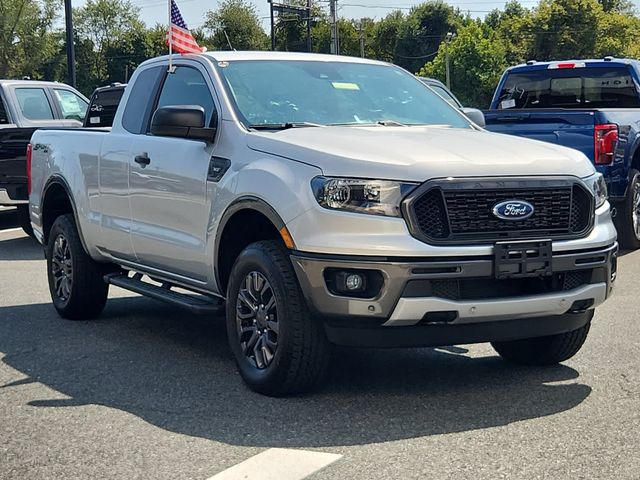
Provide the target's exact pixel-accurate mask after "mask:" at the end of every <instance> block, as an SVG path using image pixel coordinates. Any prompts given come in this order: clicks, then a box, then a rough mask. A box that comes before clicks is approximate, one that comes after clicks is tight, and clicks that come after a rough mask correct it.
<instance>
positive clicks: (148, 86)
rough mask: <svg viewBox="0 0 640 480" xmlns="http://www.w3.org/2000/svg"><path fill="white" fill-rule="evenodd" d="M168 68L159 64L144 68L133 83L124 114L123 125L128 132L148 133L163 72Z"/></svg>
mask: <svg viewBox="0 0 640 480" xmlns="http://www.w3.org/2000/svg"><path fill="white" fill-rule="evenodd" d="M166 69H167V67H165V66H162V65H158V66H157V67H151V68H148V69H146V70H143V71H142V72H140V74H139V75H138V76H137V77H136V79H135V81H134V82H133V84H132V85H131V93H130V94H129V98H128V99H127V104H126V106H125V109H124V113H123V115H122V126H123V127H124V129H125V130H127V131H128V132H130V133H137V134H140V133H146V127H147V125H148V124H149V119H150V117H151V109H152V108H153V103H154V102H155V99H156V92H157V91H158V85H159V84H160V80H161V78H162V72H163V71H165V70H166Z"/></svg>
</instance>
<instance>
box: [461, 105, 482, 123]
mask: <svg viewBox="0 0 640 480" xmlns="http://www.w3.org/2000/svg"><path fill="white" fill-rule="evenodd" d="M462 113H464V114H465V115H466V116H467V117H468V118H469V120H471V121H472V122H473V123H475V124H476V125H478V126H479V127H484V126H486V125H487V122H486V121H485V119H484V113H482V112H481V111H480V110H478V109H477V108H466V107H465V108H463V109H462Z"/></svg>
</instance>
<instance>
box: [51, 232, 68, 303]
mask: <svg viewBox="0 0 640 480" xmlns="http://www.w3.org/2000/svg"><path fill="white" fill-rule="evenodd" d="M51 273H52V274H53V285H54V289H55V292H56V295H57V296H58V298H59V299H60V300H62V301H63V302H65V301H67V300H68V299H69V296H70V295H71V287H72V286H73V261H72V259H71V248H70V247H69V242H68V241H67V239H66V238H65V237H64V235H62V234H60V235H58V236H57V237H56V239H55V241H54V244H53V252H52V255H51Z"/></svg>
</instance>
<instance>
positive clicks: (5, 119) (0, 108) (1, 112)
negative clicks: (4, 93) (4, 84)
mask: <svg viewBox="0 0 640 480" xmlns="http://www.w3.org/2000/svg"><path fill="white" fill-rule="evenodd" d="M7 123H9V115H8V114H7V109H6V108H4V101H3V100H2V97H1V96H0V125H6V124H7Z"/></svg>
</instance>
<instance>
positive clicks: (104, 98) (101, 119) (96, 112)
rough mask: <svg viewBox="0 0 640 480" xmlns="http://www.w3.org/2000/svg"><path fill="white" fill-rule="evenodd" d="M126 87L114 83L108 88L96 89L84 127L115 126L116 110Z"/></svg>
mask: <svg viewBox="0 0 640 480" xmlns="http://www.w3.org/2000/svg"><path fill="white" fill-rule="evenodd" d="M126 87H127V84H126V83H112V84H111V85H108V86H106V87H98V88H96V89H95V90H94V91H93V93H92V94H91V100H89V108H88V109H87V114H86V116H85V118H84V124H83V126H84V127H87V128H91V127H94V128H95V127H110V126H111V125H113V119H114V117H115V115H116V110H117V108H118V105H119V104H120V100H121V99H122V95H123V94H124V89H125V88H126Z"/></svg>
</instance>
